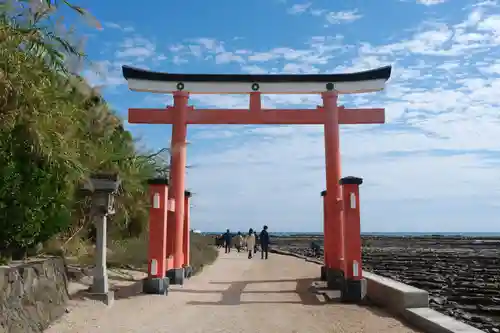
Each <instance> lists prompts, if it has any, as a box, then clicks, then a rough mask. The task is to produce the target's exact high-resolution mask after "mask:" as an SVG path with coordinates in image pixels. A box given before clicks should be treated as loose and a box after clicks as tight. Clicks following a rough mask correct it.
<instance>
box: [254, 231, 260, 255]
mask: <svg viewBox="0 0 500 333" xmlns="http://www.w3.org/2000/svg"><path fill="white" fill-rule="evenodd" d="M253 235H254V236H255V246H254V247H253V253H254V254H255V253H257V246H258V244H259V236H257V231H254V232H253Z"/></svg>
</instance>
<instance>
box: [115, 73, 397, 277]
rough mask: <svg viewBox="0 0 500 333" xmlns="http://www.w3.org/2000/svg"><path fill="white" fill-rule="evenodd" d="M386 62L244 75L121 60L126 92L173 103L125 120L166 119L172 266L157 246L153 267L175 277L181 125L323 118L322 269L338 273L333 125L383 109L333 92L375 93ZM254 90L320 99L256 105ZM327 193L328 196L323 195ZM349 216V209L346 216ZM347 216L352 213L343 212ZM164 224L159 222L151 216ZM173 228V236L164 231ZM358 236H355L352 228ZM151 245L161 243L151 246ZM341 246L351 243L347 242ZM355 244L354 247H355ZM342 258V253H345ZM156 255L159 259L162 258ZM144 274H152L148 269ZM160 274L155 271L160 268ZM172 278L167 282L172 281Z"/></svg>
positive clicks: (380, 115)
mask: <svg viewBox="0 0 500 333" xmlns="http://www.w3.org/2000/svg"><path fill="white" fill-rule="evenodd" d="M390 75H391V66H386V67H382V68H378V69H374V70H369V71H364V72H357V73H349V74H314V75H293V74H287V75H280V74H277V75H274V74H273V75H267V74H262V75H261V74H259V75H251V74H171V73H160V72H152V71H148V70H143V69H137V68H132V67H128V66H123V76H124V77H125V79H126V80H127V81H128V87H129V89H131V90H134V91H142V92H152V93H164V94H165V93H166V94H173V97H174V105H173V106H168V107H166V108H164V109H129V115H128V121H129V123H135V124H172V140H171V146H172V150H171V151H172V156H171V173H170V177H171V178H170V189H169V191H168V196H169V199H172V200H173V201H174V206H175V212H174V215H175V216H174V217H173V220H174V221H168V224H167V232H166V233H167V236H166V237H167V238H168V241H167V238H165V237H163V239H164V241H165V242H167V243H172V244H173V245H168V244H167V245H168V246H167V249H170V250H167V252H168V253H167V256H170V255H173V258H174V260H173V266H172V267H166V266H165V265H166V262H165V260H164V257H165V255H164V254H163V253H151V254H150V259H151V260H152V259H153V258H154V259H155V260H157V261H158V263H159V264H158V271H159V274H161V273H162V271H163V272H164V271H165V269H167V270H169V271H172V272H173V273H171V276H173V277H175V278H174V281H175V280H176V279H177V278H179V279H180V280H179V281H178V282H179V283H182V281H181V278H180V277H181V276H182V274H181V273H179V272H178V271H179V270H180V271H182V269H183V265H184V263H185V261H184V258H183V244H182V242H183V236H182V235H183V230H182V228H183V220H184V219H183V216H184V205H183V203H184V201H185V200H184V186H185V179H184V177H185V168H186V132H187V125H188V124H190V125H191V124H192V125H195V124H255V125H264V124H268V125H269V124H287V125H304V124H305V125H311V124H313V125H314V124H316V125H324V129H325V160H326V192H325V212H324V237H325V244H324V249H325V268H326V270H327V271H328V272H330V275H331V276H333V277H335V276H339V275H341V276H345V272H346V263H345V262H344V258H345V256H344V248H345V247H346V246H345V244H344V241H346V242H349V240H348V239H346V240H345V239H344V226H343V223H344V214H343V206H342V193H341V186H340V184H339V181H340V178H341V163H340V145H339V125H340V124H382V123H384V121H385V114H384V109H381V108H374V109H351V108H345V107H343V106H338V105H337V100H338V95H339V94H357V93H367V92H376V91H381V90H383V89H384V87H385V84H386V82H387V80H388V79H389V78H390ZM191 94H248V95H250V103H249V106H248V109H195V108H194V107H191V106H189V105H188V99H189V95H191ZM262 94H321V97H322V99H323V105H321V106H318V107H316V108H313V109H263V108H262V106H261V95H262ZM326 193H328V195H326ZM350 216H352V215H350ZM350 219H352V217H350ZM151 223H165V221H163V222H162V221H151ZM172 235H173V236H172ZM358 236H359V235H358ZM158 248H162V247H161V246H159V247H158ZM346 248H352V246H351V247H349V246H347V247H346ZM358 250H359V251H361V249H358ZM348 257H349V256H348ZM162 258H163V259H162ZM150 277H155V276H152V274H151V272H150ZM160 277H161V275H160ZM174 283H175V282H174Z"/></svg>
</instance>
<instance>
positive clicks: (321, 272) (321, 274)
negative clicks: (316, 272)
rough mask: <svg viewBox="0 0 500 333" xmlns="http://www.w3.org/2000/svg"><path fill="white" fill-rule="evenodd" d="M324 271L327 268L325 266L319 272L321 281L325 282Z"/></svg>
mask: <svg viewBox="0 0 500 333" xmlns="http://www.w3.org/2000/svg"><path fill="white" fill-rule="evenodd" d="M326 270H327V268H326V266H325V265H323V266H321V270H320V279H321V281H326Z"/></svg>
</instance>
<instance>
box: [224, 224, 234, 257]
mask: <svg viewBox="0 0 500 333" xmlns="http://www.w3.org/2000/svg"><path fill="white" fill-rule="evenodd" d="M231 238H232V237H231V233H230V232H229V229H227V230H226V233H225V234H224V245H225V252H226V253H229V252H231V240H232V239H231Z"/></svg>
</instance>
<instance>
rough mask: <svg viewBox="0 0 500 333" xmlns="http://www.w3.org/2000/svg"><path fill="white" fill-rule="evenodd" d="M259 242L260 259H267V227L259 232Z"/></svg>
mask: <svg viewBox="0 0 500 333" xmlns="http://www.w3.org/2000/svg"><path fill="white" fill-rule="evenodd" d="M259 240H260V258H261V259H264V256H265V258H266V259H267V256H268V252H269V233H268V232H267V225H265V226H264V228H262V231H261V232H260V235H259Z"/></svg>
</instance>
